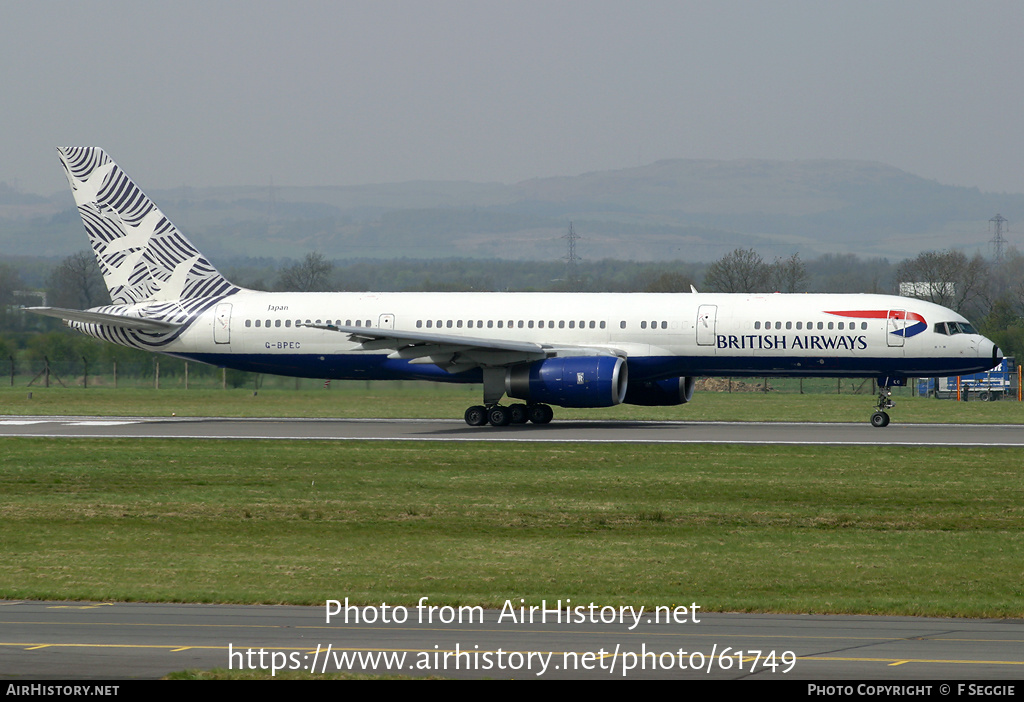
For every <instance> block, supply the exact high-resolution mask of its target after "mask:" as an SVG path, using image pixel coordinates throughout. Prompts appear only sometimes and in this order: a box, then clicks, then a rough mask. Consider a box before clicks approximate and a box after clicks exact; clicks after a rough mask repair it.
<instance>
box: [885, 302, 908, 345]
mask: <svg viewBox="0 0 1024 702" xmlns="http://www.w3.org/2000/svg"><path fill="white" fill-rule="evenodd" d="M906 333H907V311H906V310H889V317H888V319H887V320H886V324H885V341H886V343H887V344H888V345H889V346H894V347H896V346H903V342H904V341H905V340H906Z"/></svg>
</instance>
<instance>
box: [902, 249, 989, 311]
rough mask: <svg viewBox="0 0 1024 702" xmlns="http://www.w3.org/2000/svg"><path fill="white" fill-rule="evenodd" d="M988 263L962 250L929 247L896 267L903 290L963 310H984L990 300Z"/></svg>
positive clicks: (978, 255) (920, 297)
mask: <svg viewBox="0 0 1024 702" xmlns="http://www.w3.org/2000/svg"><path fill="white" fill-rule="evenodd" d="M988 278H989V266H988V263H987V262H986V261H985V259H983V258H982V257H981V254H975V255H974V258H967V256H966V254H964V253H963V252H962V251H954V250H952V249H951V250H949V251H925V252H924V253H922V254H919V255H918V256H917V258H913V259H907V260H905V261H903V262H902V263H900V264H899V266H897V267H896V279H897V281H899V283H900V288H901V289H900V292H901V294H904V295H907V296H909V297H916V298H918V299H921V300H928V301H929V302H934V303H935V304H937V305H942V306H943V307H949V308H951V309H953V310H955V311H957V312H959V313H961V314H966V313H973V312H980V311H981V310H980V309H978V308H979V307H981V306H984V305H985V303H986V302H987V299H986V298H987V295H986V289H987V285H988Z"/></svg>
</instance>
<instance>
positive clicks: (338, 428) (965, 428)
mask: <svg viewBox="0 0 1024 702" xmlns="http://www.w3.org/2000/svg"><path fill="white" fill-rule="evenodd" d="M0 436H46V437H96V436H106V437H160V438H169V437H177V438H187V439H281V440H288V439H292V440H299V439H318V440H346V439H363V440H380V441H582V442H589V443H599V442H606V443H607V442H638V443H642V442H647V443H732V444H735V443H741V444H803V445H815V444H818V445H850V446H856V445H863V446H874V445H878V444H884V445H887V446H1024V427H1021V426H1020V425H978V424H974V425H962V424H959V425H954V424H896V423H894V424H890V425H889V426H888V427H886V428H884V429H876V428H874V427H872V426H871V425H870V424H868V423H867V422H866V421H865V422H863V423H859V424H834V423H820V424H815V423H785V422H623V421H568V420H567V421H558V420H555V421H554V422H552V423H551V424H547V425H539V426H538V425H534V424H526V425H519V426H508V427H490V426H487V427H469V426H467V425H466V423H465V422H463V421H462V420H455V419H452V420H442V419H233V418H224V417H191V418H185V417H164V418H154V417H14V416H4V417H2V418H0Z"/></svg>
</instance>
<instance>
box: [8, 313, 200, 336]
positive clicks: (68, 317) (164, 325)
mask: <svg viewBox="0 0 1024 702" xmlns="http://www.w3.org/2000/svg"><path fill="white" fill-rule="evenodd" d="M25 309H26V310H28V311H29V312H35V313H36V314H43V315H46V316H47V317H56V318H57V319H63V320H64V321H67V322H84V323H86V324H103V325H105V326H108V327H118V328H121V329H135V330H138V331H144V332H163V333H166V332H172V331H175V330H176V329H179V328H180V327H181V326H182V325H180V324H175V323H174V322H161V321H159V320H156V319H143V318H141V317H130V316H128V315H126V314H107V313H105V312H87V311H85V310H67V309H63V308H61V307H26V308H25Z"/></svg>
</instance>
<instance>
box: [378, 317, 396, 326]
mask: <svg viewBox="0 0 1024 702" xmlns="http://www.w3.org/2000/svg"><path fill="white" fill-rule="evenodd" d="M377 328H378V329H394V328H395V315H393V314H382V315H381V316H380V317H379V318H378V320H377Z"/></svg>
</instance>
